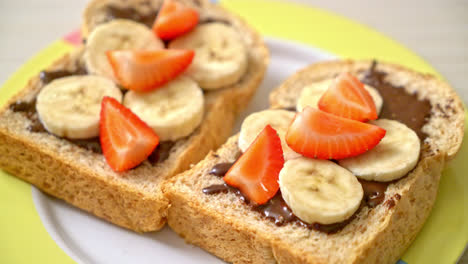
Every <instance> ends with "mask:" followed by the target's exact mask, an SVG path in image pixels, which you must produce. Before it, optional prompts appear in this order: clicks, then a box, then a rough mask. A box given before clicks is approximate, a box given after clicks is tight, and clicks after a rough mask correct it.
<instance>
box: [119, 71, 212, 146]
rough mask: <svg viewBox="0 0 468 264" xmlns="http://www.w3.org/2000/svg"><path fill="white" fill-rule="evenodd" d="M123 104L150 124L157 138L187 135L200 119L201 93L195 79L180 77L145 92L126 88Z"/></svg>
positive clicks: (201, 115) (197, 124)
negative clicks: (127, 90)
mask: <svg viewBox="0 0 468 264" xmlns="http://www.w3.org/2000/svg"><path fill="white" fill-rule="evenodd" d="M123 104H124V105H125V106H126V107H128V108H130V110H132V111H133V112H134V113H135V114H136V115H137V116H138V117H140V118H141V119H142V120H143V121H145V122H146V123H147V124H148V125H149V126H150V127H152V128H153V130H154V131H155V132H156V134H158V136H159V138H160V139H161V141H166V140H171V141H175V140H177V139H179V138H183V137H186V136H188V135H190V133H192V132H193V131H194V130H195V129H196V128H197V127H198V126H199V125H200V123H201V121H202V119H203V111H204V99H203V92H202V90H201V89H200V87H198V85H197V83H196V82H194V81H193V80H191V79H189V78H187V77H182V76H181V77H179V78H177V79H175V80H173V81H171V82H169V83H167V84H166V85H164V86H163V87H161V88H159V89H156V90H154V91H152V92H149V93H138V92H135V91H129V92H127V93H126V94H125V97H124V100H123Z"/></svg>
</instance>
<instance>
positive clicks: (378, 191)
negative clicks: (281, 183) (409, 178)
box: [202, 162, 388, 234]
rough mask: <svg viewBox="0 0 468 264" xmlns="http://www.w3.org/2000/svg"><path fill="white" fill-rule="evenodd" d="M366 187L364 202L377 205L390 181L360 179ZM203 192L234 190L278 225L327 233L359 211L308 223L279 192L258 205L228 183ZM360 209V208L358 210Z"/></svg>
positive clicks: (222, 169)
mask: <svg viewBox="0 0 468 264" xmlns="http://www.w3.org/2000/svg"><path fill="white" fill-rule="evenodd" d="M233 164H234V163H232V162H231V163H229V162H225V163H219V164H216V165H215V166H214V167H213V168H212V169H211V170H210V172H209V173H210V174H211V175H215V176H218V177H223V176H224V175H225V173H226V172H227V171H228V170H229V169H230V167H231V166H232V165H233ZM360 182H361V184H362V187H363V189H364V198H363V202H364V204H366V205H367V206H369V207H375V206H377V205H378V204H380V203H382V202H383V201H384V199H385V190H386V189H387V186H388V183H379V182H370V181H360ZM202 192H203V193H204V194H208V195H213V194H218V193H227V192H233V193H234V194H236V196H238V197H239V198H240V200H241V201H242V202H244V203H246V204H248V205H249V206H251V208H252V210H254V211H257V212H259V213H260V214H261V215H262V216H263V217H265V218H266V219H268V220H270V221H272V222H273V223H275V225H277V226H283V225H285V224H287V223H295V224H297V225H300V226H302V227H306V228H309V229H314V230H317V231H321V232H325V233H327V234H333V233H336V232H338V231H340V230H341V229H343V228H344V227H345V226H346V225H347V224H348V223H349V222H351V221H352V220H353V219H354V218H355V217H356V214H357V212H356V213H355V214H354V215H353V216H351V217H350V218H348V219H346V220H345V221H342V222H339V223H334V224H327V225H325V224H320V223H313V224H308V223H306V222H304V221H302V220H301V219H299V218H298V217H297V216H295V215H294V213H293V212H292V210H291V208H289V206H288V205H287V204H286V202H285V201H284V199H283V196H282V195H281V193H280V192H278V193H277V194H276V195H275V196H274V197H273V198H272V199H270V200H269V201H268V202H267V203H265V204H263V205H256V204H253V203H252V202H250V201H249V199H248V198H247V197H246V196H245V195H244V194H243V193H242V192H241V191H240V190H239V189H237V188H234V187H232V186H229V185H227V184H226V183H222V184H214V185H211V186H208V187H206V188H203V190H202ZM358 211H359V210H358Z"/></svg>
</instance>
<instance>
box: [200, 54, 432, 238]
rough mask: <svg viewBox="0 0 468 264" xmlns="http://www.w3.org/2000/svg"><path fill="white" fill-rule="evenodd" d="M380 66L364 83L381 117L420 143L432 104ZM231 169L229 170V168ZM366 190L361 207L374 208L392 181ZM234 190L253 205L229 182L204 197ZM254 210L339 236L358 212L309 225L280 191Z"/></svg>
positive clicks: (367, 184) (223, 167) (222, 168)
mask: <svg viewBox="0 0 468 264" xmlns="http://www.w3.org/2000/svg"><path fill="white" fill-rule="evenodd" d="M376 65H377V63H376V62H375V61H374V62H373V63H372V65H371V67H370V69H369V70H368V71H367V72H366V73H365V77H364V79H363V80H362V81H363V82H364V83H366V84H368V85H371V86H373V87H374V88H376V89H377V90H378V91H379V93H380V95H381V96H382V99H383V101H384V104H383V107H382V111H381V113H380V116H379V118H387V119H394V120H398V121H399V122H402V123H404V124H405V125H407V126H408V127H409V128H411V129H413V130H414V131H415V132H416V134H417V135H418V137H419V138H420V140H421V141H423V140H424V139H425V138H426V136H427V135H426V134H425V133H423V132H422V131H421V128H422V127H423V126H424V124H425V123H426V122H427V120H428V118H429V116H430V113H431V104H430V102H429V101H427V100H419V99H418V95H417V94H416V93H414V94H408V93H407V92H406V91H405V90H404V88H403V87H397V86H394V85H392V84H391V83H389V82H387V81H385V76H386V73H385V72H380V71H377V70H376ZM285 110H290V111H291V110H295V107H293V108H286V109H285ZM229 165H230V166H232V163H221V164H218V165H216V166H214V167H213V169H212V170H211V171H210V174H213V175H216V176H223V175H224V174H223V172H224V173H226V172H227V171H228V170H229V168H228V166H229ZM230 166H229V167H230ZM359 182H360V183H361V185H362V188H363V190H364V198H363V202H362V204H361V207H360V208H362V207H363V206H368V207H370V208H373V207H375V206H377V205H379V204H381V203H382V202H383V201H384V200H385V191H386V190H387V187H388V185H389V184H390V183H392V182H374V181H365V180H359ZM228 191H234V192H235V193H236V195H238V196H240V197H241V199H242V200H243V201H245V202H246V203H247V204H250V203H249V201H248V199H247V197H245V196H244V195H243V194H242V193H241V192H240V191H239V190H238V189H236V188H234V187H231V186H229V185H227V184H226V183H224V184H220V185H212V186H209V187H206V188H204V189H203V193H205V194H216V193H220V192H228ZM396 195H397V196H398V197H396V198H395V199H396V200H399V197H400V196H399V194H396ZM395 199H390V200H389V201H390V203H389V204H387V206H388V207H389V208H391V207H392V204H393V205H394V204H395V201H394V200H395ZM250 206H251V207H252V209H253V210H255V211H257V212H259V213H260V214H261V215H263V216H264V217H265V218H267V219H269V220H271V221H273V222H274V223H275V224H276V225H277V226H282V225H284V224H286V223H296V224H298V225H300V226H303V227H306V228H309V229H315V230H318V231H322V232H325V233H329V234H331V233H336V232H338V231H339V230H341V229H343V228H344V227H345V226H346V225H347V224H348V223H349V222H351V221H352V220H353V219H354V218H355V216H356V214H357V213H358V212H359V210H358V211H357V212H356V213H355V214H354V215H353V216H351V217H350V218H348V219H347V220H345V221H343V222H339V223H335V224H330V225H323V224H319V223H313V224H308V223H305V222H303V221H302V220H300V219H299V218H298V217H296V216H295V215H294V214H293V212H292V210H291V209H290V208H289V206H288V205H287V204H286V202H285V201H284V199H283V197H282V196H281V193H280V192H278V193H277V194H276V195H275V196H274V197H273V198H272V199H270V201H268V202H267V203H266V204H264V205H253V204H250Z"/></svg>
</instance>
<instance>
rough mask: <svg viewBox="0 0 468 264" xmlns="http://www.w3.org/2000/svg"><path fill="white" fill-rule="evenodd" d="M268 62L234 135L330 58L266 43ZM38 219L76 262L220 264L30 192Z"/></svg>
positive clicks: (165, 238)
mask: <svg viewBox="0 0 468 264" xmlns="http://www.w3.org/2000/svg"><path fill="white" fill-rule="evenodd" d="M266 42H267V44H268V47H269V48H270V53H271V61H270V65H269V67H268V72H267V75H266V77H265V80H264V81H263V83H262V85H261V86H260V88H259V90H258V91H257V93H256V95H255V97H254V98H253V100H252V102H251V103H250V104H249V106H248V108H247V110H246V111H245V112H244V113H243V114H242V115H241V116H240V117H239V119H238V122H237V125H236V128H235V131H236V132H237V131H238V130H239V128H240V124H241V123H242V120H243V119H244V118H245V117H246V116H247V115H248V114H250V113H252V112H256V111H259V110H262V109H265V108H268V95H269V93H270V91H271V90H272V89H274V88H275V87H277V86H278V85H279V84H280V83H281V82H282V81H283V80H285V79H286V78H287V77H288V76H290V75H291V74H293V73H294V72H295V71H297V70H298V69H300V68H303V67H304V66H306V65H308V64H311V63H314V62H317V61H321V60H327V59H332V58H334V56H332V55H330V54H328V53H326V52H324V51H321V50H318V49H315V48H311V47H308V46H304V45H300V44H296V43H292V42H287V41H284V40H278V39H273V38H267V39H266ZM33 199H34V204H35V206H36V209H37V211H38V213H39V216H40V218H41V220H42V222H43V223H44V226H45V227H46V229H47V231H48V232H49V234H50V235H51V237H52V238H53V239H54V240H55V242H56V243H57V244H58V245H59V246H60V247H61V248H62V249H63V250H64V251H65V252H66V253H67V254H68V255H69V256H71V257H72V258H73V259H74V260H75V261H77V262H78V263H141V264H143V263H164V262H167V261H168V260H170V261H171V264H178V263H192V264H197V263H203V264H208V263H223V261H221V260H220V259H218V258H216V257H214V256H212V255H210V254H209V253H207V252H205V251H203V250H201V249H199V248H197V247H195V246H192V245H189V244H186V243H185V242H184V240H183V239H181V238H179V237H178V236H177V235H176V234H175V233H174V232H172V231H171V230H170V229H169V228H168V227H165V228H164V229H163V230H161V231H160V232H154V233H147V234H143V235H141V234H136V233H134V232H131V231H128V230H126V229H123V228H119V227H117V226H114V225H112V224H110V223H107V222H105V221H103V220H100V219H98V218H96V217H94V216H92V215H90V214H88V213H86V212H83V211H81V210H79V209H77V208H74V207H72V206H70V205H68V204H66V203H64V202H63V201H61V200H57V199H54V198H51V197H50V196H47V195H45V194H43V193H42V192H41V191H39V190H38V189H36V188H35V187H33Z"/></svg>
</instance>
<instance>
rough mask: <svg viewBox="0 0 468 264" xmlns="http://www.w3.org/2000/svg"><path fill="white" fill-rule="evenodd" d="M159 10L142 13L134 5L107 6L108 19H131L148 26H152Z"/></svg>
mask: <svg viewBox="0 0 468 264" xmlns="http://www.w3.org/2000/svg"><path fill="white" fill-rule="evenodd" d="M158 11H159V10H154V11H151V12H148V13H147V14H142V13H141V12H139V11H138V10H136V9H135V8H133V7H126V8H122V7H117V6H112V5H111V6H107V7H106V11H105V12H106V18H107V19H106V21H111V20H114V19H130V20H133V21H136V22H139V23H142V24H145V25H146V26H147V27H152V26H153V23H154V20H155V19H156V16H157V15H158Z"/></svg>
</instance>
